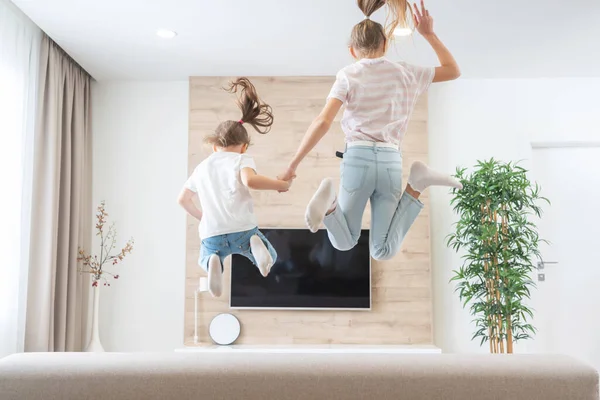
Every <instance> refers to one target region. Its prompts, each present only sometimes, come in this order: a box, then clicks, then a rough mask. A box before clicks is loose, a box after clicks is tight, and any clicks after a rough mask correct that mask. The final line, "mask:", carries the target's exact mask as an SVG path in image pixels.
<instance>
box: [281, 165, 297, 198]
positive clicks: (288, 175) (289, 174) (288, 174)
mask: <svg viewBox="0 0 600 400" xmlns="http://www.w3.org/2000/svg"><path fill="white" fill-rule="evenodd" d="M295 178H296V171H295V170H294V169H292V168H288V169H286V170H285V171H284V173H283V174H280V175H277V179H279V180H280V181H285V182H287V184H288V185H287V188H286V189H285V190H278V192H279V193H284V192H287V191H288V190H290V187H291V186H292V182H293V181H294V179H295Z"/></svg>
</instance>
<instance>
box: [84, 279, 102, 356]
mask: <svg viewBox="0 0 600 400" xmlns="http://www.w3.org/2000/svg"><path fill="white" fill-rule="evenodd" d="M99 306H100V288H99V287H98V286H94V311H93V314H92V339H91V340H90V342H89V343H88V345H87V347H86V348H85V351H87V352H92V353H103V352H104V347H102V343H100V333H99V331H98V307H99Z"/></svg>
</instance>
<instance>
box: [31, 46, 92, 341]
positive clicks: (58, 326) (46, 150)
mask: <svg viewBox="0 0 600 400" xmlns="http://www.w3.org/2000/svg"><path fill="white" fill-rule="evenodd" d="M39 65H40V67H39V84H38V104H37V120H36V128H35V134H34V140H33V174H32V178H33V179H32V182H33V187H32V201H31V234H30V241H29V278H28V289H27V312H26V320H25V343H24V347H25V351H79V350H81V349H82V347H83V346H84V345H85V338H84V337H83V336H84V334H85V329H84V325H85V324H86V323H87V310H88V308H89V307H88V301H89V277H88V276H87V274H86V275H82V274H79V272H78V268H77V267H78V266H77V251H78V248H80V247H85V248H89V245H90V242H91V237H90V236H91V226H90V224H91V218H92V207H91V184H92V182H91V165H92V160H91V154H92V152H91V145H92V141H91V132H90V90H91V88H90V85H91V78H90V76H89V75H88V74H87V72H85V71H84V70H83V69H82V68H81V67H80V66H79V65H77V63H75V62H74V61H73V60H72V59H71V58H70V57H69V56H68V55H67V54H66V53H64V51H63V50H62V49H61V48H60V47H59V46H58V45H56V43H54V42H53V41H52V40H51V39H50V38H49V37H47V36H46V35H44V36H43V38H42V45H41V52H40V64H39Z"/></svg>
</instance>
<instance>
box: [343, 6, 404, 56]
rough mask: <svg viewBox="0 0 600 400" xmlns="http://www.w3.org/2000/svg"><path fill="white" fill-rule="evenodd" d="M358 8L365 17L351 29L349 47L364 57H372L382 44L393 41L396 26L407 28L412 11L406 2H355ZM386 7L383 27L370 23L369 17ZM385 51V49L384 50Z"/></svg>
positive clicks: (373, 22) (377, 23) (376, 23)
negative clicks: (386, 11)
mask: <svg viewBox="0 0 600 400" xmlns="http://www.w3.org/2000/svg"><path fill="white" fill-rule="evenodd" d="M357 3H358V8H360V9H361V11H362V12H363V14H365V16H366V17H368V18H365V19H364V20H363V21H361V22H359V23H358V24H356V25H355V26H354V28H353V29H352V35H351V39H350V45H351V46H352V47H353V48H355V49H356V50H358V51H360V52H361V53H363V54H364V55H367V56H369V55H372V54H373V53H375V52H377V50H379V48H381V46H382V44H383V43H385V42H386V40H387V42H389V41H391V40H393V38H394V30H395V29H396V28H397V27H398V26H402V27H407V26H408V17H409V16H412V10H411V8H410V5H409V4H408V1H407V0H357ZM386 4H387V6H388V13H387V17H386V21H385V27H384V26H383V25H381V24H380V23H379V22H375V21H372V20H371V19H370V17H371V15H372V14H373V13H374V12H375V11H377V10H379V9H380V8H381V7H383V6H384V5H386ZM384 50H385V49H384Z"/></svg>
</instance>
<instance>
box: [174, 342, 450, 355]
mask: <svg viewBox="0 0 600 400" xmlns="http://www.w3.org/2000/svg"><path fill="white" fill-rule="evenodd" d="M175 351H176V352H181V353H206V352H231V353H284V354H285V353H287V354H289V353H363V354H364V353H369V354H440V353H441V352H442V350H441V349H439V348H438V347H435V346H433V345H359V344H324V345H319V344H290V345H250V344H242V345H232V346H216V345H198V346H188V347H184V348H180V349H176V350H175Z"/></svg>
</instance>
